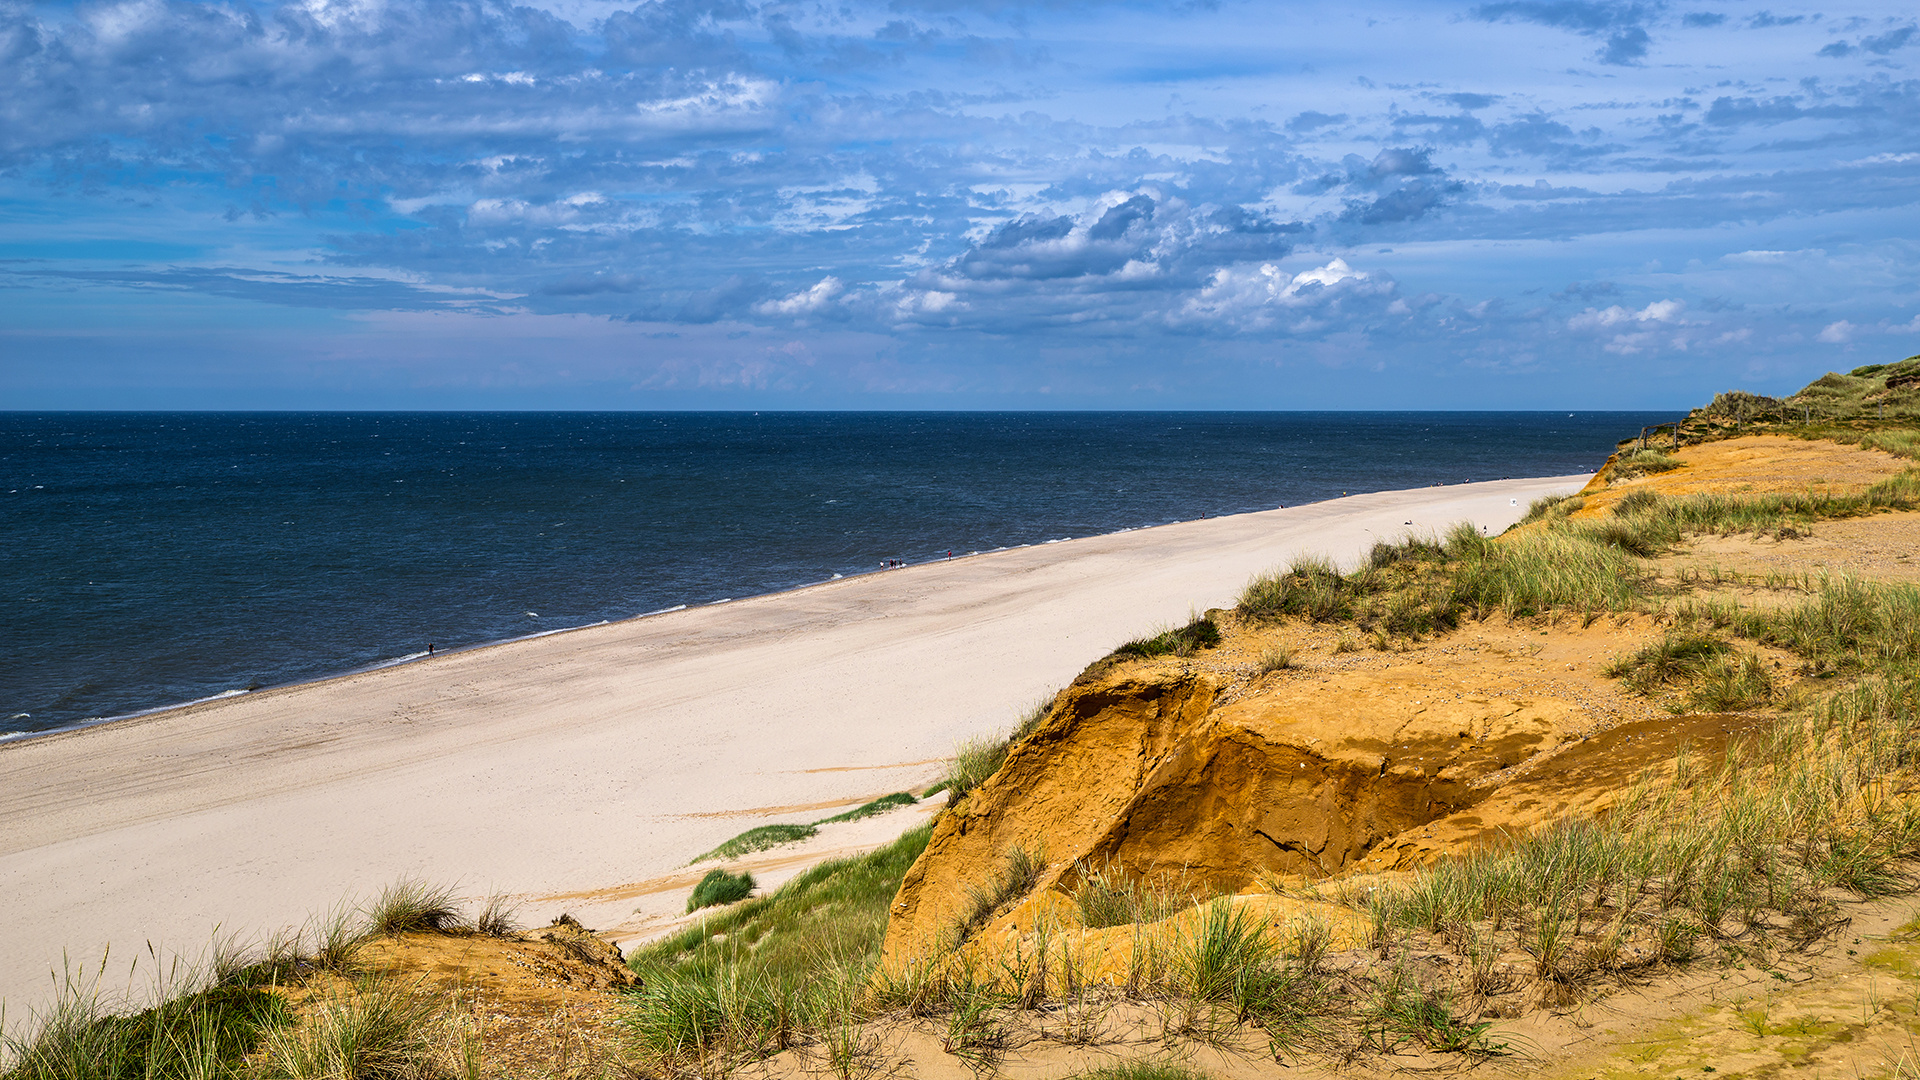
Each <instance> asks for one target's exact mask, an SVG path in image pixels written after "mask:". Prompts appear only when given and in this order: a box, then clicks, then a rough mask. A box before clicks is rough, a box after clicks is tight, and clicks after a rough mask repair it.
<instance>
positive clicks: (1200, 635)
mask: <svg viewBox="0 0 1920 1080" xmlns="http://www.w3.org/2000/svg"><path fill="white" fill-rule="evenodd" d="M1218 644H1220V628H1219V627H1217V626H1215V625H1214V624H1213V620H1212V619H1209V618H1207V617H1206V616H1204V615H1203V616H1201V617H1200V618H1197V619H1194V620H1193V621H1192V622H1189V623H1188V624H1187V625H1185V626H1180V627H1175V628H1173V629H1171V630H1162V631H1160V632H1159V633H1157V634H1150V635H1148V636H1146V637H1143V638H1136V639H1134V640H1132V641H1129V642H1127V643H1126V644H1125V645H1122V646H1120V647H1119V648H1117V649H1115V650H1113V655H1115V656H1128V657H1133V658H1135V659H1140V660H1150V659H1152V658H1153V657H1156V656H1168V655H1173V656H1192V655H1193V654H1194V653H1195V652H1198V651H1199V650H1201V649H1211V648H1213V647H1214V646H1216V645H1218Z"/></svg>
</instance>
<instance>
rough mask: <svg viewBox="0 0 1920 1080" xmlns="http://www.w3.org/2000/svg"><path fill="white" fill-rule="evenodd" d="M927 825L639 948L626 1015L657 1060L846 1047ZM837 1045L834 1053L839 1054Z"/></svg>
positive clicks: (632, 959)
mask: <svg viewBox="0 0 1920 1080" xmlns="http://www.w3.org/2000/svg"><path fill="white" fill-rule="evenodd" d="M931 835H932V829H931V827H930V826H924V825H923V826H920V827H917V828H914V829H911V830H908V831H907V832H906V833H905V834H903V835H902V836H901V837H900V839H898V840H896V841H894V842H893V843H892V844H890V845H888V846H886V847H884V848H881V849H880V850H878V851H874V852H870V853H869V854H866V855H862V856H859V857H856V858H850V859H835V860H831V861H828V862H824V863H821V864H820V865H818V866H815V867H813V868H812V869H809V870H807V871H806V872H805V873H802V874H801V875H799V876H798V877H795V878H794V879H793V880H791V881H789V882H787V883H786V884H785V885H783V886H781V887H780V888H779V889H777V890H775V891H774V892H773V893H772V894H771V895H769V896H763V897H759V898H756V899H751V900H746V901H743V902H741V903H739V904H736V905H734V906H732V907H729V908H726V909H725V910H723V911H719V912H716V913H714V914H713V915H711V916H709V917H708V918H707V919H706V920H705V922H704V923H703V924H702V925H700V926H698V927H690V928H688V929H687V930H685V931H682V932H681V933H679V934H675V935H672V936H670V937H667V938H664V939H662V940H660V941H657V942H654V943H653V944H650V945H646V946H643V947H641V948H638V949H636V950H634V951H633V953H632V954H631V955H630V956H629V957H628V964H629V965H630V966H631V967H632V968H633V969H634V970H635V971H636V972H638V973H639V974H640V975H641V977H642V979H643V980H644V985H643V986H642V988H641V989H640V990H638V991H635V992H634V994H633V995H632V996H631V998H630V1001H631V1005H630V1007H629V1011H628V1014H627V1018H626V1023H627V1026H628V1029H629V1030H630V1031H631V1032H632V1033H633V1036H634V1040H635V1043H636V1046H637V1048H638V1049H639V1050H640V1051H641V1052H642V1053H643V1055H645V1056H646V1057H647V1058H650V1059H652V1061H653V1062H654V1063H656V1064H658V1065H661V1066H674V1067H678V1066H681V1065H685V1064H688V1063H695V1062H697V1063H700V1064H701V1065H702V1066H703V1067H711V1066H713V1065H717V1064H719V1063H722V1062H733V1063H744V1062H748V1061H754V1060H759V1059H761V1058H764V1057H766V1056H769V1055H771V1054H774V1053H778V1052H779V1051H781V1050H783V1049H787V1048H789V1047H792V1046H796V1045H815V1046H820V1047H823V1048H825V1049H827V1050H828V1051H829V1056H832V1054H833V1053H840V1052H845V1051H846V1050H847V1049H848V1046H849V1044H848V1043H846V1042H845V1041H844V1040H845V1039H846V1038H848V1037H849V1036H850V1035H851V1034H853V1033H854V1032H853V1029H852V1025H857V1024H858V1023H859V1022H860V1021H862V1020H864V1019H866V1018H867V1017H868V1016H869V1015H870V1014H869V1013H868V1012H867V1011H866V1009H867V1004H866V993H865V990H866V986H867V982H868V979H869V978H870V976H871V973H872V971H873V967H874V964H875V963H876V962H877V961H878V959H879V952H880V942H881V939H882V937H883V936H884V935H885V933H886V926H887V906H888V905H889V904H891V903H892V902H893V898H894V895H895V894H896V893H897V892H898V891H899V889H900V880H901V878H903V877H904V876H905V875H906V872H907V869H908V868H909V867H910V866H912V865H913V861H914V859H916V858H918V857H919V855H920V853H921V852H922V851H923V850H925V849H926V845H927V840H928V838H929V837H930V836H931ZM836 1045H837V1046H838V1047H839V1050H835V1047H836Z"/></svg>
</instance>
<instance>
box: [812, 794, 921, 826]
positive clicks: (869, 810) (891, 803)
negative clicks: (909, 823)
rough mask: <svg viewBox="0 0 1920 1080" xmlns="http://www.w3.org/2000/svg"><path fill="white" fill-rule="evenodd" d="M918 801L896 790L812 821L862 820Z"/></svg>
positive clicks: (818, 822)
mask: <svg viewBox="0 0 1920 1080" xmlns="http://www.w3.org/2000/svg"><path fill="white" fill-rule="evenodd" d="M919 801H920V800H919V799H916V798H914V797H913V796H912V795H910V794H908V793H907V792H904V791H896V792H894V793H893V794H891V795H882V796H880V797H879V798H877V799H875V800H873V801H872V802H870V803H867V804H865V805H864V806H856V807H854V808H853V809H852V810H848V811H847V812H846V813H844V814H835V815H833V816H832V817H829V818H821V819H820V820H819V821H816V822H814V824H815V825H833V824H837V823H839V822H842V821H862V820H865V819H866V818H870V817H872V816H874V815H875V814H884V813H886V812H887V811H889V810H891V809H893V808H894V807H896V806H912V805H914V804H915V803H917V802H919Z"/></svg>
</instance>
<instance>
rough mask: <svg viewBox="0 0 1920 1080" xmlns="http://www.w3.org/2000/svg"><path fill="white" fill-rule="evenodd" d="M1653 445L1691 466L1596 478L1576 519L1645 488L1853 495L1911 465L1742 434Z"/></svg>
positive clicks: (1877, 454)
mask: <svg viewBox="0 0 1920 1080" xmlns="http://www.w3.org/2000/svg"><path fill="white" fill-rule="evenodd" d="M1651 445H1653V446H1654V447H1655V448H1656V449H1661V450H1662V451H1663V452H1666V453H1669V454H1670V456H1672V457H1676V458H1678V459H1679V460H1680V461H1681V462H1682V463H1683V464H1684V465H1685V466H1686V467H1685V468H1681V469H1673V470H1670V471H1668V472H1663V473H1654V474H1653V475H1651V476H1643V477H1638V478H1635V479H1632V480H1619V481H1615V482H1613V483H1612V484H1607V483H1606V480H1607V477H1606V475H1605V474H1602V475H1599V476H1596V477H1595V478H1594V479H1593V480H1592V481H1591V482H1590V483H1589V484H1588V485H1587V488H1586V490H1584V491H1582V492H1581V493H1580V494H1581V495H1582V496H1584V497H1585V499H1586V503H1587V505H1586V507H1585V508H1584V509H1583V510H1581V511H1579V512H1578V513H1576V514H1575V515H1574V516H1576V517H1598V516H1600V515H1602V514H1605V513H1607V512H1608V510H1609V509H1610V508H1611V507H1612V506H1613V504H1614V503H1616V502H1618V501H1620V500H1621V499H1623V498H1625V497H1626V496H1627V494H1628V493H1629V492H1633V491H1637V490H1639V489H1641V488H1649V489H1651V490H1653V491H1657V492H1659V493H1660V494H1662V495H1668V496H1676V495H1692V494H1696V493H1699V492H1715V493H1718V494H1723V495H1726V494H1752V493H1755V492H1800V491H1809V490H1812V491H1821V492H1832V493H1833V494H1836V495H1850V494H1854V493H1856V492H1859V491H1863V490H1865V489H1866V488H1868V487H1871V486H1872V485H1874V484H1877V483H1879V482H1880V481H1882V480H1885V479H1886V478H1887V477H1889V476H1892V475H1893V474H1895V473H1897V472H1899V471H1901V470H1902V469H1905V468H1906V467H1907V466H1908V465H1909V464H1911V463H1910V462H1907V461H1905V460H1902V459H1900V458H1897V457H1894V456H1893V455H1892V454H1888V453H1883V452H1881V451H1879V450H1862V449H1861V448H1859V447H1857V446H1843V445H1841V444H1839V443H1832V442H1817V441H1810V440H1807V439H1792V438H1788V437H1787V436H1785V435H1742V436H1741V437H1739V438H1737V439H1722V440H1720V441H1718V442H1708V443H1697V444H1695V445H1692V446H1683V447H1681V448H1680V450H1679V452H1678V453H1674V452H1672V451H1666V450H1665V448H1663V447H1661V446H1660V445H1659V440H1657V439H1656V440H1654V441H1653V442H1652V444H1651Z"/></svg>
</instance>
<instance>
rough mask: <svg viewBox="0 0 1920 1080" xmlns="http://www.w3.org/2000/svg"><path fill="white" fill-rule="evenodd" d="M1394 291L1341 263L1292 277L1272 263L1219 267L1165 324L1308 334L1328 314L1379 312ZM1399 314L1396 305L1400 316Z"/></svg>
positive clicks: (1381, 278) (1384, 279) (1389, 281)
mask: <svg viewBox="0 0 1920 1080" xmlns="http://www.w3.org/2000/svg"><path fill="white" fill-rule="evenodd" d="M1395 290H1396V286H1395V283H1394V282H1393V280H1392V279H1391V278H1388V277H1386V276H1384V275H1378V274H1370V273H1367V272H1365V271H1361V270H1355V269H1354V268H1353V267H1351V266H1349V265H1348V264H1347V261H1346V260H1345V259H1332V260H1329V261H1328V262H1327V263H1326V264H1325V265H1323V266H1317V267H1313V268H1312V269H1308V270H1302V271H1300V272H1299V273H1295V274H1288V273H1286V272H1285V271H1283V270H1282V269H1280V267H1279V266H1277V265H1275V264H1273V263H1261V264H1259V265H1257V266H1237V267H1223V268H1221V269H1219V270H1216V271H1214V273H1213V276H1212V278H1211V279H1210V280H1208V282H1207V284H1206V285H1205V286H1204V287H1203V288H1201V289H1200V291H1199V292H1198V294H1197V295H1195V296H1192V297H1190V298H1189V299H1187V301H1186V302H1185V303H1183V304H1182V305H1181V306H1180V308H1179V310H1178V311H1176V312H1174V313H1172V315H1171V316H1170V318H1169V321H1170V322H1171V323H1173V324H1175V325H1180V326H1196V325H1200V326H1207V327H1223V328H1231V329H1233V330H1238V331H1258V330H1266V329H1270V328H1275V327H1284V328H1287V329H1291V330H1294V331H1312V330H1316V329H1319V328H1320V327H1321V326H1322V325H1324V319H1325V318H1327V317H1328V316H1329V315H1331V314H1335V313H1340V314H1352V313H1353V312H1352V310H1351V309H1352V308H1355V307H1361V308H1366V309H1385V308H1386V307H1388V306H1390V305H1391V304H1393V303H1395V302H1397V301H1396V300H1395V298H1394V293H1395ZM1343 308H1344V309H1348V310H1346V311H1341V309H1343ZM1405 310H1406V306H1405V305H1404V304H1402V305H1401V311H1402V312H1404V311H1405Z"/></svg>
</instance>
